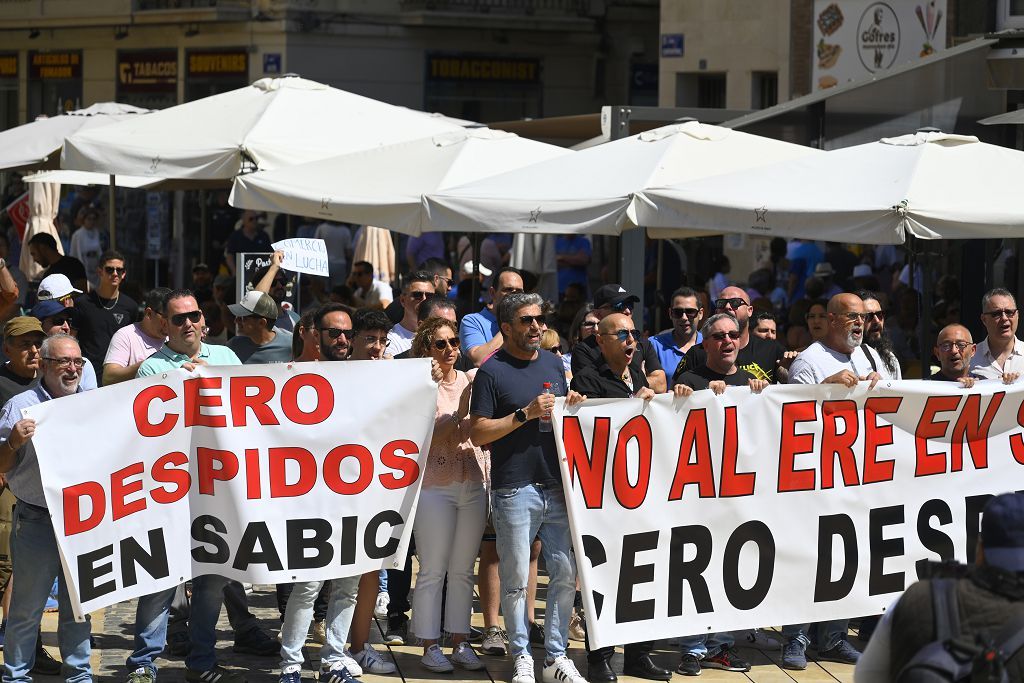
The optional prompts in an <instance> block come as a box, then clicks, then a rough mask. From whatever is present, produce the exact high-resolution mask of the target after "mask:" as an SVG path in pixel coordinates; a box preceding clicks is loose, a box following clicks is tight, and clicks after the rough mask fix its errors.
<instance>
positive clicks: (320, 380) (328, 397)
mask: <svg viewBox="0 0 1024 683" xmlns="http://www.w3.org/2000/svg"><path fill="white" fill-rule="evenodd" d="M305 387H310V388H311V389H313V395H314V396H316V407H315V408H314V409H313V410H312V411H311V412H308V413H307V412H305V411H303V410H302V409H301V408H299V402H298V396H299V391H301V390H302V389H303V388H305ZM332 408H334V389H333V388H332V387H331V383H330V382H328V381H327V378H326V377H323V376H322V375H313V374H310V373H304V374H301V375H296V376H295V377H292V378H291V379H290V380H288V381H287V382H285V383H284V387H283V388H282V389H281V410H283V411H284V414H285V417H287V418H288V419H289V420H291V421H292V422H294V423H295V424H300V425H315V424H320V423H321V422H323V421H324V420H326V419H327V418H328V417H330V416H331V409H332Z"/></svg>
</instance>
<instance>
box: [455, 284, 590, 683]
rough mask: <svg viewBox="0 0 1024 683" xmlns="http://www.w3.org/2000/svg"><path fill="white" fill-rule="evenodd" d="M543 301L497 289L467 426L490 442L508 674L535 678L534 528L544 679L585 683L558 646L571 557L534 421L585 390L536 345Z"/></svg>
mask: <svg viewBox="0 0 1024 683" xmlns="http://www.w3.org/2000/svg"><path fill="white" fill-rule="evenodd" d="M543 303H544V301H543V299H541V297H540V296H538V295H537V294H526V293H523V292H517V293H514V294H509V295H508V296H506V297H504V298H503V299H502V301H501V304H500V305H499V307H498V311H497V313H498V324H499V325H500V327H501V333H502V335H503V340H504V341H503V343H502V346H501V348H500V349H499V350H498V351H497V352H496V353H495V354H494V355H493V356H492V357H491V358H490V359H489V360H487V361H486V362H484V364H483V365H481V366H480V369H479V370H478V371H477V375H476V379H475V380H474V382H473V398H472V403H471V405H470V413H471V414H472V433H471V436H472V439H473V443H474V444H476V445H478V446H483V445H486V444H490V449H491V507H492V513H491V516H492V519H493V522H494V529H495V531H496V532H497V544H498V547H500V548H501V556H500V559H499V562H498V573H499V574H500V576H501V588H502V590H501V606H502V609H503V611H504V614H505V628H506V630H507V631H508V636H509V649H510V651H511V654H512V657H513V660H514V673H513V676H512V683H534V680H535V675H534V665H533V656H532V655H531V654H530V639H529V625H528V624H527V617H526V595H527V583H528V581H529V573H530V544H531V543H532V542H533V539H534V538H536V537H538V536H539V537H540V540H541V542H542V544H543V548H542V552H543V553H544V560H545V563H546V564H547V568H548V572H549V576H550V581H549V583H548V594H547V607H546V611H545V614H546V618H545V621H546V622H547V634H546V642H545V649H546V651H547V654H548V658H547V659H546V660H545V662H544V679H545V680H557V681H560V682H561V683H585V681H586V679H585V678H583V676H581V675H580V673H579V671H577V670H576V666H575V665H574V664H573V662H572V660H571V659H569V658H568V657H566V656H565V648H566V642H567V640H568V635H569V619H570V617H571V616H572V610H573V598H574V596H575V593H576V562H575V559H574V557H573V553H572V534H571V533H570V531H569V515H568V512H567V510H566V505H565V496H564V494H563V493H562V475H561V471H560V470H559V467H558V452H557V450H556V447H555V437H554V433H553V432H552V431H550V429H551V425H550V424H546V425H545V426H546V427H547V429H543V428H542V426H541V423H542V422H543V423H547V422H549V421H550V419H551V410H552V408H553V407H554V405H555V396H566V397H567V402H568V404H570V405H572V404H575V403H579V402H580V401H582V400H583V399H584V398H585V397H583V396H580V395H579V394H577V393H576V392H574V391H569V390H568V387H566V382H565V370H564V368H563V366H562V361H561V360H560V359H559V358H558V356H556V355H555V354H553V353H551V352H549V351H544V350H542V349H541V348H540V338H541V332H542V327H541V325H542V324H543V322H544V315H543V311H542V309H541V306H542V305H543ZM556 625H557V627H556Z"/></svg>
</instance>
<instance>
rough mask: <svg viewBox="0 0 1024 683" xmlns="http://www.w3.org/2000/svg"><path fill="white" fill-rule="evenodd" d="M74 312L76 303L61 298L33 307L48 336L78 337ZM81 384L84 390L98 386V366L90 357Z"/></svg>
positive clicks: (33, 314) (34, 316) (83, 371)
mask: <svg viewBox="0 0 1024 683" xmlns="http://www.w3.org/2000/svg"><path fill="white" fill-rule="evenodd" d="M74 313H75V309H74V305H72V306H65V305H64V304H63V303H61V301H60V300H59V299H49V300H46V301H40V302H39V303H37V304H36V305H35V306H33V307H32V317H33V318H38V319H39V323H40V324H41V325H42V327H43V333H44V334H45V335H46V336H47V337H52V336H53V335H55V334H68V335H71V336H72V337H78V329H77V327H76V326H75V316H74ZM81 385H82V391H91V390H92V389H95V388H96V387H97V386H98V383H97V381H96V368H95V366H93V364H92V363H91V362H90V361H89V359H88V358H86V359H85V367H83V368H82V381H81Z"/></svg>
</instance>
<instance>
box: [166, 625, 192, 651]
mask: <svg viewBox="0 0 1024 683" xmlns="http://www.w3.org/2000/svg"><path fill="white" fill-rule="evenodd" d="M191 650H192V640H191V639H190V638H189V636H188V631H177V632H176V633H169V634H167V653H168V654H170V655H171V656H172V657H184V656H186V655H188V653H189V652H191Z"/></svg>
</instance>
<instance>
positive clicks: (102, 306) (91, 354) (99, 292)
mask: <svg viewBox="0 0 1024 683" xmlns="http://www.w3.org/2000/svg"><path fill="white" fill-rule="evenodd" d="M96 272H97V273H98V274H99V286H98V287H96V289H94V290H92V291H90V292H87V293H86V294H83V295H82V296H80V297H78V299H76V300H75V309H76V310H75V322H76V323H77V325H78V341H79V343H80V344H81V345H82V355H84V356H85V357H86V358H88V359H89V362H90V363H91V364H92V365H93V366H94V367H102V366H103V359H104V357H105V356H106V355H107V347H108V346H110V340H111V338H112V337H113V336H114V333H115V332H117V331H118V330H119V329H121V328H122V327H125V326H127V325H131V324H132V323H133V322H135V315H136V314H137V313H138V310H139V304H138V303H136V302H135V300H134V299H132V298H131V297H130V296H128V295H127V294H123V293H122V292H121V284H122V283H123V282H124V278H125V277H126V274H127V273H126V270H125V265H124V256H122V255H121V254H120V253H118V252H116V251H105V252H103V254H102V255H101V256H100V265H99V268H97V269H96Z"/></svg>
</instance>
